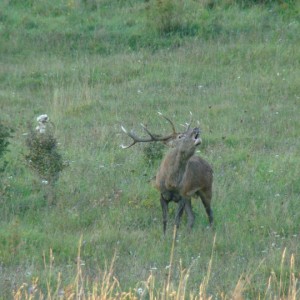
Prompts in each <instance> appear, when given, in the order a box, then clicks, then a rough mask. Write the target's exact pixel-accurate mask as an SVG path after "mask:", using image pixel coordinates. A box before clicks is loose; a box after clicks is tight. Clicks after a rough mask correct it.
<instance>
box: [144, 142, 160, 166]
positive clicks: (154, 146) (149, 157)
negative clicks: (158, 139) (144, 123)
mask: <svg viewBox="0 0 300 300" xmlns="http://www.w3.org/2000/svg"><path fill="white" fill-rule="evenodd" d="M163 149H164V145H163V144H161V143H149V144H147V145H146V146H145V147H144V149H143V152H144V159H145V161H146V163H147V164H149V165H153V164H154V162H155V161H156V160H159V159H162V157H163Z"/></svg>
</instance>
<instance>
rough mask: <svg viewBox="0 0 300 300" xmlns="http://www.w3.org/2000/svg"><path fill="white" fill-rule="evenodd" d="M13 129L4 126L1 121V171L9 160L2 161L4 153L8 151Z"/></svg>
mask: <svg viewBox="0 0 300 300" xmlns="http://www.w3.org/2000/svg"><path fill="white" fill-rule="evenodd" d="M11 134H12V129H11V128H9V127H6V126H4V125H3V124H1V123H0V159H1V164H0V172H4V170H5V168H6V165H7V161H4V160H3V161H2V157H3V156H4V153H5V152H7V151H8V149H7V148H8V145H9V138H11V137H12V135H11Z"/></svg>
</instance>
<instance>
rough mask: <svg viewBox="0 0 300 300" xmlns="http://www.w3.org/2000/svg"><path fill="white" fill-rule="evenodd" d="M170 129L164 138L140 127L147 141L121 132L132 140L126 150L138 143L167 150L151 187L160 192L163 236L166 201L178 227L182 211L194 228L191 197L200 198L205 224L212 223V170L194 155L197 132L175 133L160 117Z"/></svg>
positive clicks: (188, 127) (198, 133)
mask: <svg viewBox="0 0 300 300" xmlns="http://www.w3.org/2000/svg"><path fill="white" fill-rule="evenodd" d="M160 115H162V114H160ZM162 117H164V118H165V119H166V120H167V121H168V122H169V123H170V124H171V126H172V130H173V133H172V134H169V135H167V136H161V135H157V134H152V133H151V132H150V131H149V130H148V129H147V128H146V126H144V125H143V124H141V126H142V127H143V129H144V130H145V131H146V132H147V134H148V135H149V137H148V138H140V137H138V136H137V135H136V134H135V133H134V132H133V131H130V132H128V131H127V130H126V129H125V128H124V127H123V126H122V130H123V131H124V132H125V133H126V134H127V135H128V136H130V137H131V138H132V139H133V142H132V143H131V144H130V145H129V146H123V145H122V148H124V149H127V148H129V147H131V146H133V145H134V144H136V143H138V142H152V141H160V142H163V143H165V144H167V145H168V146H170V147H171V149H170V150H169V151H168V153H167V154H166V156H165V157H164V159H163V161H162V163H161V165H160V168H159V170H158V172H157V175H156V180H155V186H156V188H157V189H158V190H159V191H160V195H161V196H160V202H161V206H162V211H163V232H164V234H165V233H166V227H167V218H168V204H169V202H170V201H174V202H177V203H178V208H177V211H176V217H175V225H176V227H178V226H179V223H180V218H181V216H182V214H183V210H184V209H185V211H186V213H187V215H188V225H189V228H192V226H193V224H194V219H195V217H194V213H193V210H192V205H191V198H192V197H200V198H201V200H202V203H203V205H204V207H205V210H206V213H207V215H208V219H209V223H210V225H212V223H213V212H212V209H211V198H212V182H213V170H212V168H211V166H210V165H209V164H208V162H206V161H205V160H204V159H202V158H201V157H199V156H197V155H195V151H196V147H197V146H199V145H200V144H201V142H202V140H201V138H200V129H199V128H190V125H188V126H187V130H186V131H185V132H183V133H177V132H176V130H175V126H174V125H173V123H172V121H171V120H170V119H168V118H167V117H165V116H163V115H162Z"/></svg>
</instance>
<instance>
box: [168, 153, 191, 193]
mask: <svg viewBox="0 0 300 300" xmlns="http://www.w3.org/2000/svg"><path fill="white" fill-rule="evenodd" d="M170 156H171V157H170V161H169V163H170V165H169V167H170V168H169V174H168V175H169V176H168V180H167V187H168V188H169V189H175V190H176V189H178V187H179V185H180V183H181V181H182V178H183V175H184V173H185V169H186V165H187V162H188V160H189V159H190V157H191V156H190V155H187V154H186V153H185V152H182V151H180V150H179V149H174V150H173V151H172V152H171V153H170Z"/></svg>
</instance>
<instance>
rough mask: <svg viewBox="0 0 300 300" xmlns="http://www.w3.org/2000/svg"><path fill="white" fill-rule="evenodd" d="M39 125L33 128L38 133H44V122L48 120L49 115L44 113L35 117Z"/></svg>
mask: <svg viewBox="0 0 300 300" xmlns="http://www.w3.org/2000/svg"><path fill="white" fill-rule="evenodd" d="M36 120H37V122H38V123H39V125H38V126H37V127H36V128H35V130H36V131H38V132H39V133H45V131H46V123H47V122H49V117H48V115H46V114H43V115H40V116H38V117H37V118H36Z"/></svg>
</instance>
